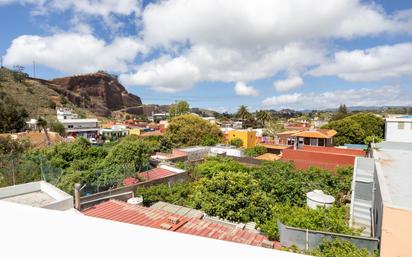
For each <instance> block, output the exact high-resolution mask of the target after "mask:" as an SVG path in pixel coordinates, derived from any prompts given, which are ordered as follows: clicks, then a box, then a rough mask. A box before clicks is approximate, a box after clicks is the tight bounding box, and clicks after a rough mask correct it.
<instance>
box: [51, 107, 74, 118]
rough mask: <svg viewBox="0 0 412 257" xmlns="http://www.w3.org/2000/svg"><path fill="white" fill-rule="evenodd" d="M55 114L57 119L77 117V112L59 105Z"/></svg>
mask: <svg viewBox="0 0 412 257" xmlns="http://www.w3.org/2000/svg"><path fill="white" fill-rule="evenodd" d="M56 115H57V119H58V120H59V121H61V120H66V119H77V118H78V115H77V113H73V111H72V110H71V109H69V108H62V107H59V108H57V109H56Z"/></svg>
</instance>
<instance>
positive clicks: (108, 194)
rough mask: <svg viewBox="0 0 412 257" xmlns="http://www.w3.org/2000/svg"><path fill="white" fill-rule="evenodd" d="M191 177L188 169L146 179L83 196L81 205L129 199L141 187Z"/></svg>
mask: <svg viewBox="0 0 412 257" xmlns="http://www.w3.org/2000/svg"><path fill="white" fill-rule="evenodd" d="M188 179H189V173H188V172H187V171H185V172H182V173H176V174H173V175H170V176H167V177H163V178H159V179H155V180H149V181H144V182H141V183H138V184H135V185H131V186H125V187H119V188H116V189H113V190H108V191H104V192H99V193H96V194H92V195H87V196H83V197H81V198H80V205H81V207H82V208H87V207H89V206H93V205H95V204H97V203H99V202H102V201H106V200H109V199H113V198H115V199H119V200H127V199H128V198H130V197H133V192H134V191H136V189H137V188H139V187H148V186H152V185H157V184H168V185H172V184H174V183H181V182H185V181H187V180H188Z"/></svg>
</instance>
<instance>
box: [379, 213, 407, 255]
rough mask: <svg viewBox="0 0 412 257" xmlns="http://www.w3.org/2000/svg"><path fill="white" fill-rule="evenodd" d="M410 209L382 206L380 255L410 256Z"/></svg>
mask: <svg viewBox="0 0 412 257" xmlns="http://www.w3.org/2000/svg"><path fill="white" fill-rule="evenodd" d="M411 243H412V210H401V209H396V208H392V207H387V206H384V207H383V220H382V232H381V251H380V253H381V255H380V256H381V257H410V256H412V245H411Z"/></svg>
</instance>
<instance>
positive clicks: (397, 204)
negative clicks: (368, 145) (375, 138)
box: [351, 141, 412, 257]
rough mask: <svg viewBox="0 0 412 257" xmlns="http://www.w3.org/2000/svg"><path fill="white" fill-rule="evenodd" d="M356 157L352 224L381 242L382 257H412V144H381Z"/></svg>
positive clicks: (386, 142)
mask: <svg viewBox="0 0 412 257" xmlns="http://www.w3.org/2000/svg"><path fill="white" fill-rule="evenodd" d="M371 157H372V158H371V159H368V158H357V160H356V162H357V163H355V172H354V185H353V187H352V189H353V193H352V203H351V225H353V226H354V227H361V225H362V224H363V225H364V227H365V229H366V231H368V232H369V233H370V236H373V237H377V238H379V239H380V256H381V257H411V256H412V169H411V164H412V143H398V142H388V141H385V142H382V143H379V144H376V145H373V146H372V150H371Z"/></svg>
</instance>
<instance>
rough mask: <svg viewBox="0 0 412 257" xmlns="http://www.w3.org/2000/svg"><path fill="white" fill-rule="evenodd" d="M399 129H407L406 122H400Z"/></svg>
mask: <svg viewBox="0 0 412 257" xmlns="http://www.w3.org/2000/svg"><path fill="white" fill-rule="evenodd" d="M398 129H405V122H403V121H400V122H398Z"/></svg>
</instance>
